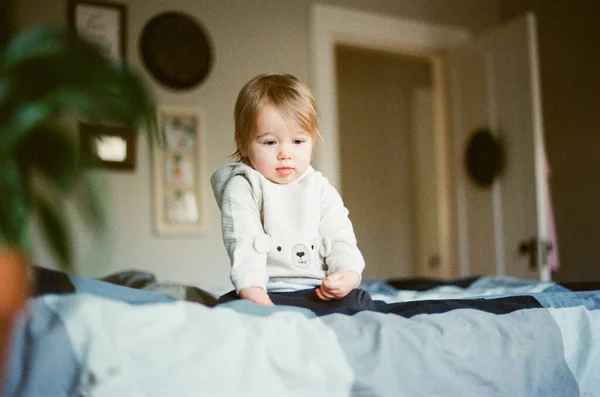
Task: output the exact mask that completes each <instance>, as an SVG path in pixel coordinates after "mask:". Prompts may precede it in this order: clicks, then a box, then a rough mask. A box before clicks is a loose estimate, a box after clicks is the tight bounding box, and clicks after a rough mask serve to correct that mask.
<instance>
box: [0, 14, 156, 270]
mask: <svg viewBox="0 0 600 397" xmlns="http://www.w3.org/2000/svg"><path fill="white" fill-rule="evenodd" d="M4 14H5V12H4V11H3V12H2V19H5V16H6V15H4ZM5 22H6V21H5ZM9 25H10V24H9ZM0 33H1V34H2V35H3V36H1V37H0V39H3V42H0V49H1V53H0V196H1V198H0V246H10V247H14V248H17V249H20V250H23V251H26V252H27V251H30V249H31V230H30V224H31V222H30V220H31V218H32V216H37V218H38V220H39V222H40V224H41V226H42V231H43V237H44V239H45V240H46V241H47V243H48V244H49V247H50V248H51V249H52V250H53V252H54V253H55V254H56V255H57V258H58V259H59V260H60V262H61V264H62V265H63V266H64V267H65V269H66V270H70V269H71V268H72V265H73V263H72V261H73V259H72V250H71V236H70V234H69V227H68V219H66V218H67V212H66V211H65V208H64V206H65V202H66V201H68V200H70V199H72V200H73V201H74V202H75V203H76V204H77V205H76V208H77V209H78V211H79V212H80V213H81V214H82V215H83V218H84V219H85V220H86V221H87V223H88V224H89V226H90V227H92V228H99V227H102V226H103V225H104V224H105V217H104V214H103V205H102V203H100V202H99V195H98V194H97V192H95V191H94V188H93V186H94V184H93V183H92V182H93V181H91V180H90V173H89V172H85V170H83V169H82V168H81V167H80V161H79V154H78V153H79V149H78V141H77V134H76V133H75V131H73V125H74V124H75V123H74V121H76V120H79V119H82V120H85V121H94V122H102V123H111V124H119V125H127V126H136V127H140V128H141V129H142V130H144V131H146V132H148V133H149V134H150V137H151V142H152V143H153V144H156V143H157V139H156V138H158V137H159V136H158V130H157V128H156V122H155V110H154V104H153V100H152V98H151V95H150V94H149V92H148V91H147V89H146V86H145V84H144V82H143V81H142V80H141V79H140V78H139V77H138V76H137V75H136V74H135V73H133V72H132V71H131V70H129V69H128V68H127V67H126V66H124V65H119V64H117V63H116V62H113V61H111V60H109V59H106V58H105V57H104V56H103V55H102V54H101V52H100V50H99V49H98V48H97V47H96V46H94V45H93V44H91V43H89V42H87V41H86V40H84V39H82V38H81V37H78V36H77V35H76V34H75V33H74V32H73V31H72V30H69V29H62V28H54V27H32V28H29V29H27V30H26V31H23V32H21V33H19V34H17V35H14V36H12V37H11V35H9V34H8V33H6V32H5V31H2V32H0Z"/></svg>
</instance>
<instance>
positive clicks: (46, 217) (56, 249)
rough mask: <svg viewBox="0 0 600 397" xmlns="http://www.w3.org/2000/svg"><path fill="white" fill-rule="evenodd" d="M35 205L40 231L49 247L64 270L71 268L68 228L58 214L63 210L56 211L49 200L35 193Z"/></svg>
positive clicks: (71, 259)
mask: <svg viewBox="0 0 600 397" xmlns="http://www.w3.org/2000/svg"><path fill="white" fill-rule="evenodd" d="M35 205H36V209H37V213H38V214H39V219H40V225H41V227H42V231H43V233H44V235H45V236H46V238H47V240H48V243H49V246H50V249H51V250H52V252H53V253H54V254H55V255H56V257H57V258H58V259H59V260H60V263H62V264H63V266H64V267H65V270H67V271H70V270H73V258H72V253H71V241H70V235H69V230H68V229H67V227H66V225H65V222H64V220H63V218H62V217H61V215H60V214H62V213H65V211H57V210H56V208H55V207H54V205H52V204H51V203H50V201H48V200H46V199H45V198H44V197H43V196H40V195H36V197H35Z"/></svg>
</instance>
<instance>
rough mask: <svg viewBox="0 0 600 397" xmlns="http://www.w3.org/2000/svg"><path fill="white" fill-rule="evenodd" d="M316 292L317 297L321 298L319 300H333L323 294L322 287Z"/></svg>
mask: <svg viewBox="0 0 600 397" xmlns="http://www.w3.org/2000/svg"><path fill="white" fill-rule="evenodd" d="M315 292H316V293H317V296H318V297H319V299H321V300H324V301H328V300H331V298H329V297H327V296H326V295H325V293H324V292H323V290H322V288H321V287H319V288H317V289H316V290H315Z"/></svg>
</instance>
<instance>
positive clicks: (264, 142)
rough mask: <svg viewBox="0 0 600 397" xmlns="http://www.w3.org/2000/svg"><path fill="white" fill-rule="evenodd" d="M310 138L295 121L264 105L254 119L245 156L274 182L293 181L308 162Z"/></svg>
mask: <svg viewBox="0 0 600 397" xmlns="http://www.w3.org/2000/svg"><path fill="white" fill-rule="evenodd" d="M312 148H313V140H312V138H311V136H310V134H309V133H308V131H304V130H303V129H302V127H300V125H299V124H298V122H297V121H296V120H294V119H292V118H289V117H287V116H285V115H284V114H282V113H280V112H279V111H278V110H277V108H275V107H273V106H272V105H266V106H265V107H264V108H263V109H262V110H261V112H260V113H259V114H258V117H257V119H256V130H255V134H254V137H253V139H252V140H251V141H250V142H249V143H248V153H247V157H248V159H249V160H250V164H252V167H253V168H254V169H255V170H257V171H258V172H260V173H261V174H262V175H263V176H264V177H265V178H267V179H268V180H270V181H271V182H274V183H279V184H286V183H290V182H293V181H295V180H296V179H298V177H300V176H301V175H302V174H303V173H304V172H305V171H306V169H307V168H308V166H309V165H310V159H311V155H312Z"/></svg>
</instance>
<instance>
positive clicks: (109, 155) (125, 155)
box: [79, 123, 137, 171]
mask: <svg viewBox="0 0 600 397" xmlns="http://www.w3.org/2000/svg"><path fill="white" fill-rule="evenodd" d="M79 142H80V148H81V160H82V162H83V164H84V165H86V166H91V167H100V168H108V169H112V170H123V171H133V170H135V164H136V155H137V145H136V143H137V133H136V130H135V129H134V128H131V127H123V126H110V125H103V124H88V123H79Z"/></svg>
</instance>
